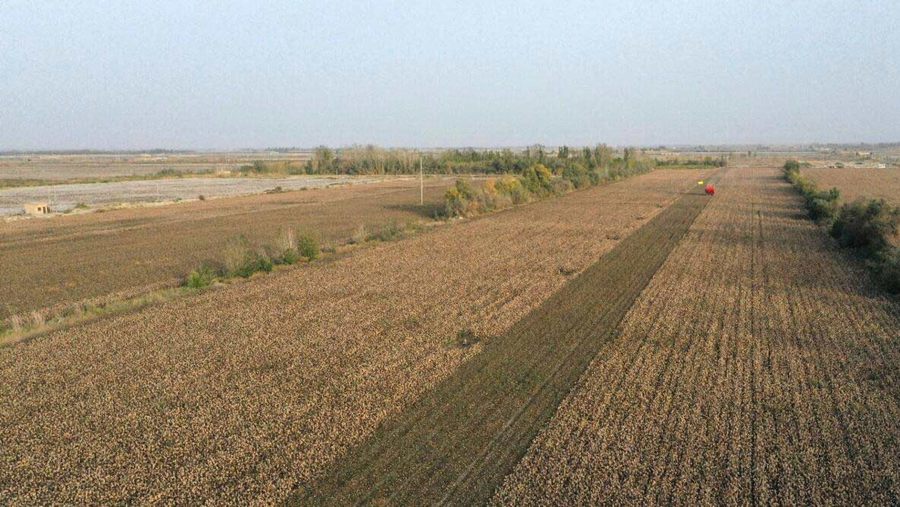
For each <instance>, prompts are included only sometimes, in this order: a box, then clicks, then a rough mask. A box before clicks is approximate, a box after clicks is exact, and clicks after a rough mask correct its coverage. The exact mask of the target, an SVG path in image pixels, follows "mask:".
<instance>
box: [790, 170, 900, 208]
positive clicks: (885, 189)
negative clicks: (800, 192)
mask: <svg viewBox="0 0 900 507" xmlns="http://www.w3.org/2000/svg"><path fill="white" fill-rule="evenodd" d="M800 173H801V174H803V175H806V176H808V177H809V178H811V179H812V180H813V181H815V182H816V185H818V187H819V189H820V190H828V189H829V188H831V187H837V189H838V190H840V191H841V198H842V200H843V201H845V202H851V201H853V200H854V199H857V198H866V199H884V200H886V201H887V202H889V203H890V204H892V205H894V206H900V169H897V168H887V169H857V168H843V169H831V168H818V167H804V168H802V169H801V170H800Z"/></svg>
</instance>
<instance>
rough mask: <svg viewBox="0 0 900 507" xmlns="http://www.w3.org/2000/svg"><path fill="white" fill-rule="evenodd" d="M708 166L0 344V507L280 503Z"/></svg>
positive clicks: (630, 182)
mask: <svg viewBox="0 0 900 507" xmlns="http://www.w3.org/2000/svg"><path fill="white" fill-rule="evenodd" d="M711 172H712V170H700V171H697V170H671V171H669V170H662V171H655V172H653V173H650V174H646V175H642V176H637V177H634V178H630V179H628V180H625V181H621V182H618V183H614V184H610V185H604V186H600V187H594V188H590V189H587V190H584V191H579V192H575V193H572V194H568V195H566V196H564V197H560V198H558V199H551V200H547V201H541V202H536V203H533V204H529V205H527V206H522V207H518V208H513V209H510V210H507V211H503V212H500V213H495V214H491V215H486V216H482V217H480V218H477V219H474V220H468V221H463V222H456V223H452V224H449V225H447V226H445V227H440V228H435V229H433V230H431V231H429V232H427V233H423V234H419V235H416V236H414V237H411V238H409V239H406V240H404V241H401V242H395V243H382V244H377V245H375V246H372V247H370V248H364V249H360V250H357V251H356V252H354V253H353V254H352V255H349V256H346V257H343V258H339V259H336V260H334V261H332V262H324V263H316V264H312V265H309V266H304V267H301V268H298V269H290V270H285V271H281V272H277V273H275V274H273V275H270V276H266V277H262V278H258V279H255V280H253V281H252V282H251V283H246V284H240V285H238V286H228V287H224V288H222V289H220V290H216V291H210V292H207V293H204V294H201V295H199V296H196V297H192V298H185V299H180V300H174V301H170V302H166V303H163V304H160V305H158V306H154V307H151V308H147V309H145V310H142V311H139V312H136V313H133V314H128V315H121V316H117V317H112V318H108V319H104V320H102V321H97V322H94V323H90V324H87V325H83V326H79V327H76V328H72V329H68V330H61V331H56V332H53V333H51V334H49V335H46V336H44V337H41V338H39V339H36V340H33V341H29V342H25V343H20V344H18V345H16V346H14V347H9V348H6V349H0V399H3V400H5V401H4V405H3V408H2V410H0V463H2V464H3V466H2V467H0V503H4V502H9V501H11V500H12V499H16V500H17V501H21V502H24V503H42V502H48V501H51V500H52V501H59V502H71V503H110V502H115V501H131V502H139V503H140V502H151V501H153V502H180V503H198V502H200V501H203V500H208V501H213V502H225V501H230V502H242V501H243V502H246V501H247V499H248V498H252V499H255V501H256V502H258V503H270V502H274V501H278V500H282V499H284V498H286V496H287V495H288V494H289V493H290V492H291V491H292V490H294V489H295V488H296V487H298V486H299V485H301V484H309V483H310V482H311V481H313V480H314V479H316V478H319V477H321V476H322V474H324V473H325V470H326V469H327V468H328V467H329V466H330V465H331V464H332V463H333V462H334V460H335V459H337V458H339V457H340V456H342V455H344V454H345V453H346V452H347V450H348V449H350V448H351V447H353V446H356V445H358V444H359V443H361V442H363V441H364V440H365V439H366V438H367V437H369V436H370V435H372V433H373V432H374V431H375V429H376V427H377V426H378V425H379V423H380V422H381V421H383V420H384V419H385V418H386V417H389V416H391V415H393V414H397V413H399V412H401V411H402V410H403V409H404V408H406V407H408V406H409V404H410V403H412V402H414V401H415V400H416V399H417V398H418V397H419V396H420V395H421V394H422V393H423V392H425V391H426V390H427V389H429V388H430V387H432V386H434V385H435V384H436V383H437V382H439V381H440V380H441V379H443V378H445V377H447V376H448V375H450V374H451V373H452V372H453V371H454V369H455V368H456V367H457V366H458V365H459V364H460V363H461V362H462V361H463V360H464V359H466V358H468V357H471V356H473V355H475V354H478V353H479V352H481V350H482V348H483V347H484V344H485V343H490V341H491V340H492V338H493V337H496V336H500V335H502V334H503V333H505V332H507V331H508V330H509V328H510V327H511V326H512V325H513V324H514V323H515V322H517V321H519V320H520V319H521V318H522V317H523V316H525V315H526V314H528V313H529V312H530V311H532V310H533V309H535V308H536V307H538V306H539V305H540V304H541V303H542V302H543V301H544V300H545V299H547V298H548V297H549V296H550V295H551V294H552V293H553V292H555V291H556V290H558V289H559V288H560V287H562V286H563V285H564V284H566V283H567V282H568V281H570V280H571V277H572V276H575V275H576V274H577V273H579V272H581V271H582V270H584V269H585V268H587V267H588V266H590V265H592V264H593V263H595V262H596V260H597V259H598V258H599V257H600V256H601V255H603V254H604V253H607V252H609V251H610V250H611V249H612V248H614V247H615V245H617V244H618V243H619V242H620V241H621V238H624V237H626V236H628V234H629V233H630V232H631V231H633V230H635V229H636V228H638V227H640V226H641V225H643V224H645V223H647V222H648V221H649V220H651V219H652V218H653V217H654V216H656V215H657V214H658V213H660V212H661V211H662V210H663V209H665V208H666V206H668V205H669V204H670V203H671V202H672V201H673V200H674V199H675V198H676V197H678V195H679V192H681V191H683V190H685V189H694V188H695V187H696V180H697V179H698V178H700V177H702V176H704V175H706V174H709V173H711ZM351 188H352V187H351ZM270 197H271V196H270ZM276 197H285V196H283V195H282V196H276ZM276 207H277V206H276ZM461 331H468V333H464V336H470V337H471V341H470V342H469V345H467V346H466V345H463V344H461V343H460V332H461ZM478 340H481V342H480V343H476V342H477V341H478ZM38 414H40V416H39V417H38V416H37V415H38ZM136 456H139V457H140V458H137V459H136V458H135V457H136Z"/></svg>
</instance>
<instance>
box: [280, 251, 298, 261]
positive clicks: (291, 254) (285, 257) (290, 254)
mask: <svg viewBox="0 0 900 507" xmlns="http://www.w3.org/2000/svg"><path fill="white" fill-rule="evenodd" d="M299 260H300V254H299V253H297V250H295V249H293V248H289V249H287V250H285V251H284V253H282V254H281V262H283V263H285V264H288V265H290V264H296V263H297V261H299Z"/></svg>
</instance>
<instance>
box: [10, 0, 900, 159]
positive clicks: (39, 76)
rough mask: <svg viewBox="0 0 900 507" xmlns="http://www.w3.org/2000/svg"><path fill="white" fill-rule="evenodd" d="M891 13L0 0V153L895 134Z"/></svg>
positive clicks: (887, 2)
mask: <svg viewBox="0 0 900 507" xmlns="http://www.w3.org/2000/svg"><path fill="white" fill-rule="evenodd" d="M726 4H727V5H726ZM898 20H900V2H898V1H895V0H884V1H881V2H874V1H847V2H825V1H818V2H785V1H777V2H774V1H773V2H749V1H747V2H744V1H742V2H718V1H716V2H713V1H709V2H698V1H693V2H690V1H684V2H663V1H623V2H559V1H555V2H551V1H547V2H542V1H526V0H519V1H510V2H505V1H471V2H469V1H452V2H451V1H448V2H437V1H422V2H399V1H397V2H388V1H379V2H362V1H357V2H338V1H335V2H317V1H316V2H303V1H284V2H262V1H259V2H258V1H246V2H224V1H216V2H213V1H209V2H185V1H179V2H167V1H140V2H137V1H135V2H130V1H109V2H91V1H81V2H51V1H41V0H30V1H9V0H0V150H3V149H50V148H97V149H119V148H123V149H124V148H131V149H134V148H150V147H167V148H175V147H180V148H208V149H213V148H240V147H266V146H313V145H317V144H323V143H324V144H329V145H347V144H351V143H370V142H371V143H376V144H380V145H385V146H451V145H452V146H488V145H523V144H529V143H535V142H540V143H544V144H549V145H555V144H560V143H567V144H573V145H580V144H593V143H596V142H600V141H603V142H607V143H612V144H619V145H622V144H676V143H681V144H686V143H697V144H699V143H755V142H766V143H774V142H806V141H829V142H838V141H870V142H878V141H900V30H898V29H897V23H898Z"/></svg>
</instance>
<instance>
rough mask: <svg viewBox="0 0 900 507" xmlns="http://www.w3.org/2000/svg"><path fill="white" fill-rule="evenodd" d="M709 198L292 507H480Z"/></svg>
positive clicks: (487, 352) (695, 198) (520, 329)
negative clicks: (377, 506)
mask: <svg viewBox="0 0 900 507" xmlns="http://www.w3.org/2000/svg"><path fill="white" fill-rule="evenodd" d="M708 200H709V198H708V197H706V196H703V195H700V194H699V192H697V191H694V192H692V193H688V194H685V195H683V196H682V197H680V198H679V199H678V200H676V201H675V202H674V203H673V204H672V205H671V206H670V207H668V208H667V209H666V210H664V211H662V212H661V213H660V214H658V215H657V216H656V217H654V218H653V219H652V220H650V221H649V222H647V223H646V224H645V225H644V226H642V227H641V228H639V229H638V230H637V231H635V232H634V233H633V234H631V235H630V236H628V237H627V238H625V239H624V240H623V241H622V242H621V243H619V245H618V246H616V247H615V248H614V249H612V250H611V251H610V252H609V253H608V254H607V255H604V256H603V257H601V258H600V260H599V261H597V262H596V263H594V264H593V265H592V266H591V267H589V268H588V269H587V270H585V271H584V272H583V273H582V274H581V275H580V276H578V277H577V278H575V279H573V280H572V281H571V282H570V283H568V284H566V285H565V286H563V287H562V289H560V290H559V291H557V292H556V293H555V294H554V295H553V296H552V297H550V298H549V299H548V300H547V301H546V302H545V303H543V304H542V305H541V306H539V307H538V308H536V309H535V310H534V311H532V312H530V313H529V314H527V315H526V316H525V317H524V318H523V319H521V320H520V321H519V322H517V323H516V324H515V325H514V326H513V327H512V328H511V329H510V330H509V331H508V332H507V333H505V334H503V335H501V336H498V337H496V338H493V339H490V340H489V341H488V342H487V343H486V344H485V346H484V351H483V352H482V353H481V354H478V355H476V356H475V357H474V358H473V359H471V360H470V361H467V362H466V363H464V364H463V365H461V366H460V368H459V369H458V370H457V371H456V372H455V373H454V374H453V375H451V376H450V377H448V378H447V379H445V381H443V382H442V383H440V384H438V385H437V386H436V387H435V389H433V390H432V391H431V392H430V393H428V394H427V395H425V396H424V397H423V398H422V399H420V400H419V402H418V403H416V404H415V405H413V406H411V407H410V409H409V410H407V411H405V412H403V413H402V414H400V415H399V416H398V417H397V418H395V419H393V420H390V421H389V422H387V423H386V424H384V425H382V427H381V428H379V430H378V431H377V432H376V433H375V435H374V436H373V437H372V438H370V439H369V440H368V441H367V442H366V443H364V444H363V445H362V446H360V447H359V448H357V449H356V450H355V451H353V452H351V454H350V455H349V456H348V458H347V459H346V460H342V461H341V462H340V464H339V465H338V466H337V467H336V469H334V470H333V471H332V473H331V474H330V475H329V476H328V477H327V478H326V479H324V480H323V481H321V482H320V483H319V484H317V485H314V486H313V487H311V488H307V489H301V490H299V491H298V492H297V494H296V495H295V496H294V497H293V498H292V499H291V500H290V503H293V504H308V503H312V504H321V503H325V504H337V505H344V504H351V503H367V502H374V503H378V502H383V501H388V502H390V503H399V504H418V505H421V504H433V503H449V504H479V503H484V502H486V501H487V500H488V499H489V497H490V495H491V494H492V493H493V492H494V490H495V488H496V487H497V485H498V484H500V482H501V481H502V479H503V478H504V476H505V475H506V474H507V473H508V472H509V471H510V470H511V469H512V468H513V466H514V465H515V464H516V462H518V460H519V459H520V458H521V457H522V455H523V454H524V453H525V451H526V450H527V448H528V445H529V444H530V443H531V441H532V439H533V438H534V437H535V435H536V434H537V433H538V431H539V430H540V429H541V427H543V426H544V424H545V423H546V422H547V421H548V420H549V418H550V417H551V416H552V415H553V413H554V412H555V410H556V408H557V406H558V405H559V403H560V402H561V401H562V399H563V398H564V397H565V396H566V394H567V393H568V392H569V390H570V389H571V387H572V386H573V385H574V384H575V382H576V381H577V380H578V378H579V377H580V376H581V375H582V373H583V372H584V370H585V369H586V368H587V366H588V364H589V363H590V362H591V360H592V359H593V357H594V355H595V354H596V353H597V351H598V350H599V349H600V347H601V346H602V344H603V343H605V342H606V341H608V340H609V339H610V338H611V337H612V336H613V334H614V333H615V330H616V327H617V325H618V323H619V322H620V321H621V320H622V318H623V317H624V316H625V314H626V312H627V311H628V309H629V308H631V306H632V303H633V302H634V301H635V299H636V298H637V297H638V295H639V294H640V293H641V291H642V289H643V288H644V287H645V286H646V285H647V283H648V282H649V281H650V279H651V278H652V277H653V275H654V274H655V273H656V271H657V270H658V269H659V267H660V266H661V265H662V264H663V262H664V261H665V260H666V258H667V257H668V255H669V252H671V251H672V249H673V248H674V247H675V245H676V244H677V243H678V241H679V240H680V239H681V237H682V236H683V235H684V234H685V233H686V232H687V230H688V229H689V227H690V226H691V224H692V223H693V221H694V219H695V218H696V217H697V215H698V214H699V213H700V211H701V210H702V209H703V208H704V207H705V205H706V203H707V202H708Z"/></svg>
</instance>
